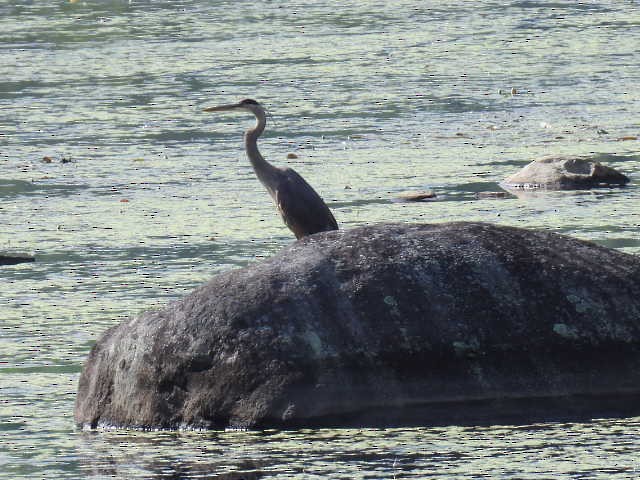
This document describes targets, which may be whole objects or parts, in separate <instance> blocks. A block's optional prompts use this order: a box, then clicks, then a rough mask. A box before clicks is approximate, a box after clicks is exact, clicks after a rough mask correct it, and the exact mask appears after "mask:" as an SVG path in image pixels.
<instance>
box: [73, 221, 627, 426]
mask: <svg viewBox="0 0 640 480" xmlns="http://www.w3.org/2000/svg"><path fill="white" fill-rule="evenodd" d="M639 394H640V259H639V258H637V257H635V256H632V255H629V254H625V253H622V252H619V251H615V250H610V249H606V248H603V247H599V246H596V245H594V244H592V243H588V242H584V241H580V240H576V239H573V238H569V237H566V236H562V235H557V234H552V233H548V232H536V231H529V230H523V229H518V228H513V227H501V226H495V225H490V224H483V223H448V224H435V225H404V224H386V225H377V226H370V227H362V228H356V229H352V230H340V231H332V232H323V233H319V234H315V235H311V236H309V237H305V238H303V239H302V240H299V241H297V242H295V243H294V244H292V245H290V246H289V247H287V248H285V249H283V250H282V251H281V252H280V253H279V254H277V255H276V256H274V257H272V258H270V259H268V260H266V261H264V262H260V263H256V264H253V265H251V266H249V267H247V268H243V269H237V270H232V271H228V272H225V273H222V274H220V275H217V276H215V277H214V278H213V279H212V280H211V281H210V282H208V283H207V284H205V285H203V286H202V287H200V288H198V289H196V290H195V291H193V292H192V293H190V294H189V295H187V296H186V297H184V298H183V299H181V300H179V301H177V302H175V303H172V304H171V305H169V306H168V307H166V308H165V309H163V310H160V311H150V312H146V313H144V314H142V315H141V316H139V317H137V318H133V319H130V320H127V321H124V322H123V323H121V324H119V325H117V326H115V327H113V328H111V329H109V330H108V331H107V332H105V333H104V334H103V336H102V337H101V338H100V339H99V340H98V342H97V344H96V345H95V346H94V348H93V349H92V351H91V353H90V355H89V358H88V360H87V362H86V364H85V366H84V369H83V372H82V374H81V377H80V381H79V388H78V395H77V401H76V409H75V421H76V422H77V424H78V425H83V426H85V427H98V426H117V427H132V428H215V429H223V428H225V427H237V428H262V427H279V428H290V427H299V426H312V427H313V426H347V425H349V426H374V425H398V424H405V425H406V424H410V425H425V424H432V423H443V422H444V423H446V422H449V421H453V422H455V421H458V420H459V419H461V418H463V417H464V418H467V420H471V421H476V420H478V419H479V418H480V417H482V418H485V419H489V421H493V419H496V418H499V417H501V416H503V415H505V414H511V413H518V414H522V415H524V416H531V415H532V412H534V411H537V412H538V413H542V414H543V415H544V414H546V413H547V412H548V410H547V406H548V405H549V404H551V405H552V406H554V407H555V408H557V409H559V411H560V412H565V413H566V411H567V409H572V408H577V409H578V410H580V411H581V412H582V411H586V412H588V413H593V412H596V413H598V414H602V413H603V412H602V409H603V408H604V405H605V399H606V402H609V403H606V405H610V402H611V401H613V403H614V404H615V405H616V406H620V403H621V402H622V403H623V404H625V405H626V406H629V405H631V406H632V407H634V408H635V409H636V410H637V409H638V405H639V404H638V402H637V398H636V399H635V400H634V401H633V402H631V401H626V403H625V401H624V399H627V400H628V399H629V398H632V397H631V396H633V395H636V396H637V395H639ZM541 399H546V400H545V401H543V400H541ZM576 399H580V401H577V400H576ZM585 399H586V400H585ZM612 399H613V400H612ZM518 400H520V402H519V403H518ZM513 402H515V403H513ZM545 402H547V403H545ZM549 402H550V403H549ZM594 402H595V407H594Z"/></svg>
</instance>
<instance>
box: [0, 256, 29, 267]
mask: <svg viewBox="0 0 640 480" xmlns="http://www.w3.org/2000/svg"><path fill="white" fill-rule="evenodd" d="M35 261H36V259H35V258H34V257H28V256H25V255H0V265H17V264H19V263H28V262H35Z"/></svg>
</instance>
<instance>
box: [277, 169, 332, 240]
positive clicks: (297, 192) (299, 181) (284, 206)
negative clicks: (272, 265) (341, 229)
mask: <svg viewBox="0 0 640 480" xmlns="http://www.w3.org/2000/svg"><path fill="white" fill-rule="evenodd" d="M282 173H283V175H282V177H281V178H280V181H279V182H278V186H277V188H276V196H275V200H276V204H277V206H278V210H279V211H280V214H281V215H282V218H283V219H284V222H285V223H286V224H287V226H288V227H289V228H290V229H291V231H292V232H293V233H294V234H295V235H296V238H301V237H304V236H305V235H311V234H312V233H317V232H325V231H327V230H337V229H338V222H336V219H335V218H334V217H333V214H332V213H331V210H329V207H327V205H326V204H325V203H324V201H323V200H322V198H321V197H320V195H318V194H317V193H316V191H315V190H314V189H313V188H312V187H311V185H309V184H308V183H307V182H306V181H305V179H304V178H302V177H301V176H300V175H299V174H298V173H297V172H296V171H295V170H292V169H290V168H285V169H283V170H282Z"/></svg>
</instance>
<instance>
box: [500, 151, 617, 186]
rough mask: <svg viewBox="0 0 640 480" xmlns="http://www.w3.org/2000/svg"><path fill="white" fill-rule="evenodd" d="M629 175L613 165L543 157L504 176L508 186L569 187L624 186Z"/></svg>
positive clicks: (582, 159) (584, 159) (567, 158)
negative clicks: (508, 175)
mask: <svg viewBox="0 0 640 480" xmlns="http://www.w3.org/2000/svg"><path fill="white" fill-rule="evenodd" d="M628 182H629V178H628V177H626V176H625V175H623V174H622V173H620V172H618V171H617V170H615V169H614V168H611V167H607V166H606V165H602V164H601V163H599V162H594V161H593V160H589V159H588V158H583V157H576V156H549V157H543V158H540V159H538V160H534V161H533V162H531V163H529V164H528V165H526V166H525V167H524V168H523V169H522V170H520V171H519V172H517V173H515V174H513V175H511V176H510V177H507V178H506V179H505V180H504V182H503V185H504V186H505V187H508V188H545V189H549V190H565V189H567V190H570V189H579V188H592V187H598V186H607V185H609V186H611V185H616V186H620V185H625V184H626V183H628Z"/></svg>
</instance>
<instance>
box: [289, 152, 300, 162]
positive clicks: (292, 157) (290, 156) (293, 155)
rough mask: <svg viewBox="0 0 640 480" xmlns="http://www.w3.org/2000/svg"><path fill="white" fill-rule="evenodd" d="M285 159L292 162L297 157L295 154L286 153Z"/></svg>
mask: <svg viewBox="0 0 640 480" xmlns="http://www.w3.org/2000/svg"><path fill="white" fill-rule="evenodd" d="M287 158H288V159H289V160H293V159H295V158H298V155H296V154H295V153H287Z"/></svg>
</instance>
